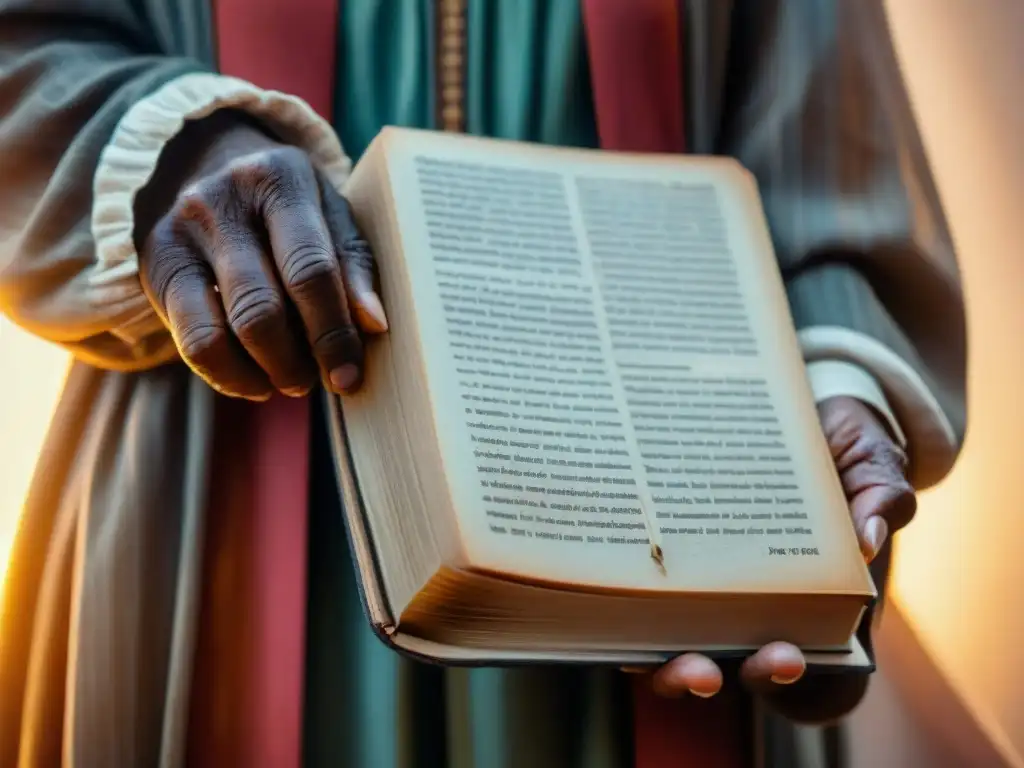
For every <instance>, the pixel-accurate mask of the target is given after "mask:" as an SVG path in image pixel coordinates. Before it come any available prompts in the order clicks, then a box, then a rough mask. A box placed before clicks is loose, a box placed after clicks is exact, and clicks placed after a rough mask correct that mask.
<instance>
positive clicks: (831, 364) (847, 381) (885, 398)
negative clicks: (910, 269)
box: [799, 326, 959, 488]
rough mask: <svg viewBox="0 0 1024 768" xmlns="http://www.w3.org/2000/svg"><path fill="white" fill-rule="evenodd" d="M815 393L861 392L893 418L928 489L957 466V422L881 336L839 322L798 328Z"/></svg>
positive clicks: (919, 481)
mask: <svg viewBox="0 0 1024 768" xmlns="http://www.w3.org/2000/svg"><path fill="white" fill-rule="evenodd" d="M799 337H800V346H801V348H802V350H803V355H804V360H805V362H806V363H807V370H808V375H809V376H810V377H811V386H812V388H813V389H814V393H815V398H816V400H817V401H818V402H821V401H822V400H824V399H825V398H827V397H833V396H835V395H849V396H851V397H857V398H859V399H861V400H863V401H864V402H866V403H868V404H869V405H872V406H874V407H875V409H876V410H878V412H879V413H881V414H882V416H883V417H885V419H886V420H887V421H888V422H889V426H890V428H891V429H892V430H893V434H894V435H895V436H896V437H897V439H899V440H901V442H902V443H903V445H904V446H905V447H906V448H907V451H908V453H909V455H910V460H911V465H910V480H911V482H912V483H913V484H914V485H915V486H916V487H918V488H927V487H929V486H931V485H934V484H935V483H936V482H938V481H939V480H941V479H942V478H943V477H945V476H946V474H947V473H948V472H949V470H950V468H952V466H953V464H954V463H955V461H956V457H957V454H958V452H959V443H958V441H957V438H956V433H955V431H954V430H953V426H952V424H951V423H950V421H949V418H948V417H947V416H946V413H945V412H944V411H943V410H942V406H941V405H940V404H939V401H938V400H937V399H936V398H935V395H934V394H933V393H932V391H931V390H930V389H929V388H928V385H927V384H926V383H925V381H924V380H923V379H922V378H921V375H920V374H919V373H918V372H917V371H915V370H914V368H913V367H912V366H911V365H910V364H909V363H907V361H906V360H904V359H903V358H901V357H900V356H899V355H897V354H896V353H895V352H893V351H892V350H891V349H890V348H889V347H887V346H886V345H885V344H883V343H882V342H880V341H878V340H877V339H874V338H872V337H871V336H867V335H865V334H863V333H859V332H857V331H853V330H851V329H849V328H842V327H839V326H812V327H809V328H804V329H803V330H801V331H800V332H799Z"/></svg>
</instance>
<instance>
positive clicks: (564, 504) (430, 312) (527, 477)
mask: <svg viewBox="0 0 1024 768" xmlns="http://www.w3.org/2000/svg"><path fill="white" fill-rule="evenodd" d="M385 141H386V157H387V165H388V173H389V176H390V179H391V187H392V192H393V195H394V198H395V205H396V213H397V218H398V221H399V223H400V228H401V243H402V248H401V251H402V253H378V259H379V260H380V262H381V271H382V274H383V279H384V281H385V282H387V280H388V276H387V275H388V270H399V269H403V268H407V269H408V271H409V277H410V281H411V285H412V286H413V292H414V301H413V304H414V307H413V309H414V312H415V315H416V321H417V325H418V327H419V328H420V329H421V335H420V338H419V344H420V349H421V352H422V354H423V357H424V361H425V367H426V381H425V382H424V383H425V385H426V386H427V387H428V389H429V393H430V398H431V401H432V403H433V409H434V413H435V418H436V427H437V432H438V435H439V439H440V442H441V449H442V456H443V461H444V466H445V473H446V475H447V477H448V481H449V485H450V491H451V495H452V500H453V504H454V507H455V508H456V509H457V510H458V511H459V525H460V528H461V535H462V537H463V540H464V542H465V550H466V552H467V553H468V556H469V562H468V563H453V564H452V565H456V566H459V565H461V566H472V567H475V568H479V569H482V570H489V571H496V572H502V573H505V574H508V575H511V576H514V577H518V578H523V579H530V580H543V581H554V582H565V583H577V584H586V585H590V586H594V587H632V588H641V589H656V590H661V589H689V590H710V591H714V590H727V591H743V590H754V591H791V590H794V591H804V590H812V591H822V592H830V591H840V592H870V591H871V587H870V581H869V578H868V576H867V571H866V568H865V567H864V564H863V562H862V561H861V559H860V555H859V553H858V549H857V545H856V542H855V538H854V535H853V531H852V526H851V525H850V523H849V519H848V514H847V510H846V506H845V502H844V500H843V496H842V492H841V489H840V486H839V482H838V478H837V477H836V474H835V471H834V468H833V467H832V464H831V459H830V457H829V456H828V453H827V450H826V448H825V445H824V441H823V438H822V436H821V433H820V428H819V426H818V423H817V417H816V413H815V409H814V405H813V400H812V396H811V393H810V390H809V386H808V384H807V381H806V377H805V374H804V368H803V363H802V360H801V357H800V353H799V349H798V345H797V341H796V336H795V333H794V330H793V328H792V323H791V320H790V318H789V314H788V308H787V304H786V299H785V294H784V291H783V287H782V283H781V278H780V276H779V274H778V270H777V267H776V265H775V261H774V256H773V253H772V250H771V245H770V241H769V239H768V235H767V231H766V225H765V222H764V218H763V214H762V212H761V208H760V202H759V200H758V197H757V193H756V189H755V186H754V182H753V180H752V178H751V177H750V176H749V175H748V174H747V173H746V172H745V171H744V170H743V169H742V168H741V167H740V166H739V165H737V164H736V163H735V162H733V161H731V160H727V159H721V158H693V157H665V156H658V157H652V156H647V157H641V156H625V155H612V154H606V153H597V152H590V151H585V150H556V149H549V148H542V147H538V146H534V145H522V144H512V143H506V142H496V141H491V140H483V139H467V138H465V137H452V136H446V135H442V134H432V133H426V132H414V131H398V130H393V129H389V133H388V135H387V136H386V138H385ZM400 259H404V261H405V264H406V266H405V267H403V266H402V265H401V264H400V263H398V261H399V260H400ZM388 343H392V344H393V343H395V341H394V339H392V340H391V341H389V342H385V344H388ZM378 352H379V350H378ZM376 353H377V352H375V354H376ZM652 523H653V525H654V527H655V529H656V530H655V531H654V535H655V536H656V537H660V542H661V545H662V548H663V552H664V568H663V569H662V568H661V567H659V565H658V564H657V563H656V562H654V561H653V560H652V558H651V557H650V542H651V532H650V530H649V525H650V524H652Z"/></svg>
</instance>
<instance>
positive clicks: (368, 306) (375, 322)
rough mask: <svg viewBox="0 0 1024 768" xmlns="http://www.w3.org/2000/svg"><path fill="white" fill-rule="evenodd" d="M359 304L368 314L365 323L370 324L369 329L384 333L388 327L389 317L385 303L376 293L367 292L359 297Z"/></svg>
mask: <svg viewBox="0 0 1024 768" xmlns="http://www.w3.org/2000/svg"><path fill="white" fill-rule="evenodd" d="M359 306H360V308H361V309H362V311H363V313H364V314H365V315H366V317H365V318H364V320H365V321H366V322H365V324H366V325H367V326H370V327H368V328H366V330H368V331H375V332H376V333H384V331H386V330H387V329H388V317H387V315H386V314H384V305H383V304H381V303H380V299H379V298H378V297H377V294H376V293H366V294H363V295H362V296H360V297H359Z"/></svg>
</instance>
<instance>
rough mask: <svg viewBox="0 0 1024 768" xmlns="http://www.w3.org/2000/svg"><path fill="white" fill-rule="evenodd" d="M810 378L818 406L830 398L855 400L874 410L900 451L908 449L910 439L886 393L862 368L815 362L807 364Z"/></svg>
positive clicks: (848, 364)
mask: <svg viewBox="0 0 1024 768" xmlns="http://www.w3.org/2000/svg"><path fill="white" fill-rule="evenodd" d="M807 377H808V378H809V379H810V381H811V391H812V392H814V401H815V402H817V403H820V402H822V401H823V400H827V399H829V398H830V397H843V396H845V397H855V398H857V399H858V400H860V401H861V402H864V403H867V404H868V405H870V406H871V407H872V408H874V409H875V411H877V412H878V414H879V415H880V416H881V417H882V418H883V419H884V420H885V422H886V425H887V426H888V427H889V433H890V434H891V435H892V436H893V439H894V440H895V441H896V442H897V443H898V444H899V445H900V447H901V448H906V447H907V437H906V435H905V434H904V433H903V430H902V429H901V428H900V425H899V422H898V421H897V420H896V415H895V414H894V413H893V412H892V408H890V407H889V402H888V401H887V400H886V399H885V393H883V392H882V388H881V387H880V386H878V382H877V381H875V379H874V378H873V377H872V376H871V374H870V373H868V372H867V371H865V370H864V368H862V367H861V366H860V365H857V364H856V363H848V362H846V361H845V360H814V361H812V362H809V363H808V364H807Z"/></svg>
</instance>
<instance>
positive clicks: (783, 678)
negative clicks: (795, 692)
mask: <svg viewBox="0 0 1024 768" xmlns="http://www.w3.org/2000/svg"><path fill="white" fill-rule="evenodd" d="M800 677H801V676H800V675H794V676H787V675H772V682H773V683H776V684H778V685H792V684H793V683H795V682H796V681H797V680H799V679H800Z"/></svg>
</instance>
